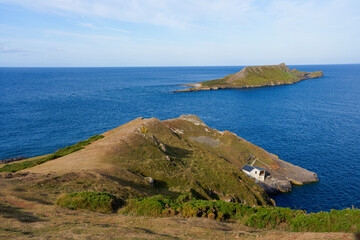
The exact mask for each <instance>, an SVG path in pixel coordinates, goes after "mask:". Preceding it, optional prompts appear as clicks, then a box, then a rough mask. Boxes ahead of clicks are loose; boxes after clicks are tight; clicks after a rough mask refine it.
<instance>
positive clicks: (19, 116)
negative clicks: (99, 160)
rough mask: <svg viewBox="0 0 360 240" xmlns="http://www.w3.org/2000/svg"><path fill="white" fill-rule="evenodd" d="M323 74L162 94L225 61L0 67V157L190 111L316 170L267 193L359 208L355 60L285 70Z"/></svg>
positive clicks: (284, 201)
mask: <svg viewBox="0 0 360 240" xmlns="http://www.w3.org/2000/svg"><path fill="white" fill-rule="evenodd" d="M290 67H291V68H292V67H296V68H297V69H299V70H302V71H315V70H323V71H324V74H325V77H324V78H319V79H312V80H306V81H302V82H300V83H297V84H294V85H286V86H277V87H264V88H254V89H237V90H219V91H201V92H188V93H172V91H174V90H177V89H182V88H185V87H184V86H180V85H179V84H182V83H195V82H199V81H204V80H210V79H216V78H220V77H223V76H225V75H228V74H231V73H234V72H237V71H239V70H240V69H241V68H243V66H228V67H133V68H0V132H1V135H2V136H1V138H0V159H5V158H10V157H16V156H26V157H32V156H37V155H42V154H47V153H51V152H54V151H56V150H57V149H59V148H62V147H65V146H68V145H71V144H74V143H76V142H78V141H81V140H84V139H87V138H88V137H90V136H92V135H94V134H100V133H103V132H105V131H107V130H110V129H112V128H115V127H117V126H119V125H122V124H124V123H126V122H128V121H130V120H132V119H134V118H136V117H139V116H142V117H145V118H150V117H156V118H159V119H161V120H163V119H168V118H176V117H178V116H180V115H182V114H195V115H198V116H199V117H200V118H201V119H202V120H203V121H204V122H205V123H207V124H208V125H209V126H210V127H212V128H216V129H219V130H229V131H232V132H235V133H236V134H237V135H239V136H241V137H243V138H245V139H246V140H248V141H250V142H252V143H254V144H256V145H258V146H260V147H262V148H264V149H265V150H267V151H269V152H271V153H274V154H276V155H278V156H279V157H280V158H281V159H283V160H285V161H288V162H290V163H292V164H295V165H298V166H301V167H304V168H306V169H309V170H311V171H314V172H316V173H317V174H318V176H319V179H320V181H319V182H318V183H314V184H309V185H304V186H298V187H295V188H294V189H293V191H292V192H291V193H286V194H278V195H277V196H273V198H274V199H275V201H276V203H277V205H278V206H283V207H291V208H298V209H305V210H307V211H310V212H316V211H328V210H330V209H344V208H351V207H352V206H354V207H358V208H360V181H359V180H360V65H304V66H290Z"/></svg>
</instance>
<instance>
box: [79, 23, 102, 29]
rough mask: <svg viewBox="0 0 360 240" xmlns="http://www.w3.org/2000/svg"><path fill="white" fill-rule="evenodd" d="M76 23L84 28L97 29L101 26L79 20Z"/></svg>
mask: <svg viewBox="0 0 360 240" xmlns="http://www.w3.org/2000/svg"><path fill="white" fill-rule="evenodd" d="M77 25H79V26H80V27H85V28H90V29H95V30H99V29H101V28H99V27H97V26H95V25H94V24H92V23H88V22H79V23H78V24H77Z"/></svg>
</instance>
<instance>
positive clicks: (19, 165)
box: [0, 135, 104, 172]
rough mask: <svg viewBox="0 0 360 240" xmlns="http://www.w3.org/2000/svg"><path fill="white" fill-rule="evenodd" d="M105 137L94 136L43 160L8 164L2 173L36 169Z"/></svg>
mask: <svg viewBox="0 0 360 240" xmlns="http://www.w3.org/2000/svg"><path fill="white" fill-rule="evenodd" d="M103 137H104V136H103V135H94V136H92V137H91V138H89V139H87V140H85V141H81V142H78V143H76V144H74V145H71V146H68V147H65V148H62V149H59V150H57V151H56V152H55V153H53V154H50V155H48V156H46V157H43V158H39V159H35V160H28V161H23V162H19V163H12V164H6V165H5V166H3V167H2V168H0V172H17V171H20V170H23V169H26V168H30V167H34V166H36V165H40V164H43V163H45V162H47V161H49V160H53V159H56V158H59V157H63V156H66V155H68V154H70V153H73V152H76V151H78V150H81V149H83V148H84V147H85V146H87V145H89V144H90V143H92V142H95V141H96V140H99V139H101V138H103Z"/></svg>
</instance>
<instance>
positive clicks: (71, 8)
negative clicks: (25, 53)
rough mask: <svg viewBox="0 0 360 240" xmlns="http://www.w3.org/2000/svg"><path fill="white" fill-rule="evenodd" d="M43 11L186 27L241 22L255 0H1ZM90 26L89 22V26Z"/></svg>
mask: <svg viewBox="0 0 360 240" xmlns="http://www.w3.org/2000/svg"><path fill="white" fill-rule="evenodd" d="M0 2H1V3H7V4H15V5H20V6H23V7H25V8H29V9H33V10H36V11H41V12H50V13H57V14H75V15H80V16H87V17H89V16H90V17H101V18H108V19H115V20H120V21H127V22H137V23H148V24H155V25H164V26H172V27H180V28H184V27H187V26H189V25H192V24H193V23H196V22H201V21H235V20H236V21H238V20H239V19H241V18H242V16H243V15H244V13H246V12H247V11H249V10H251V9H252V8H253V2H254V0H196V1H193V0H181V1H179V0H103V1H97V2H95V1H90V0H51V1H49V0H0ZM88 26H90V25H88Z"/></svg>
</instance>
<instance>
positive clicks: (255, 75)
mask: <svg viewBox="0 0 360 240" xmlns="http://www.w3.org/2000/svg"><path fill="white" fill-rule="evenodd" d="M323 76H324V74H323V72H322V71H316V72H303V71H299V70H296V69H292V70H290V68H289V67H288V66H286V65H285V63H281V64H279V65H265V66H250V67H245V68H243V69H242V70H241V71H239V72H237V73H234V74H230V75H228V76H225V77H223V78H220V79H215V80H210V81H204V82H200V83H195V84H186V85H187V86H191V88H188V89H183V90H178V91H175V92H195V91H206V90H218V89H231V88H254V87H266V86H277V85H286V84H294V83H297V82H299V81H302V80H306V79H313V78H320V77H323Z"/></svg>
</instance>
